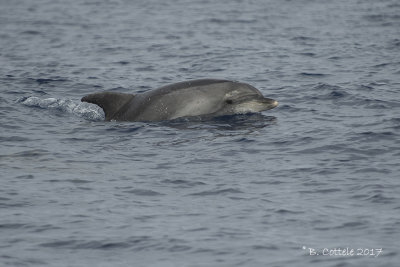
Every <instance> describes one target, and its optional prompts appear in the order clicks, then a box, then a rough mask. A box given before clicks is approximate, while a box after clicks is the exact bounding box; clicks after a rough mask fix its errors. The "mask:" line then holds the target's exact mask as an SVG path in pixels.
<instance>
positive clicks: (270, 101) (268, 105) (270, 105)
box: [262, 97, 278, 109]
mask: <svg viewBox="0 0 400 267" xmlns="http://www.w3.org/2000/svg"><path fill="white" fill-rule="evenodd" d="M262 103H263V104H264V105H265V107H266V108H267V109H272V108H275V107H277V106H278V101H276V100H275V99H272V98H267V97H264V98H263V99H262Z"/></svg>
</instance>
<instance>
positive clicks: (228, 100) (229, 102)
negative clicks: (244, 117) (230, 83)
mask: <svg viewBox="0 0 400 267" xmlns="http://www.w3.org/2000/svg"><path fill="white" fill-rule="evenodd" d="M225 103H227V104H233V101H232V99H227V100H226V101H225Z"/></svg>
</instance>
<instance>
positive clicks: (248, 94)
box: [214, 83, 278, 115]
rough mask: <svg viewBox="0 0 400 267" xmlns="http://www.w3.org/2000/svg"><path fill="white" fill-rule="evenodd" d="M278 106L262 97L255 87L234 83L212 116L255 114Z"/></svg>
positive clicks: (271, 100)
mask: <svg viewBox="0 0 400 267" xmlns="http://www.w3.org/2000/svg"><path fill="white" fill-rule="evenodd" d="M276 106H278V102H277V101H276V100H274V99H271V98H266V97H264V96H263V95H262V94H261V92H260V91H259V90H257V89H256V88H255V87H253V86H251V85H249V84H244V83H235V86H231V87H230V88H229V90H227V91H226V92H225V95H224V97H223V98H222V103H221V105H220V109H219V110H218V111H217V112H215V114H214V115H232V114H245V113H255V112H261V111H264V110H268V109H272V108H275V107H276Z"/></svg>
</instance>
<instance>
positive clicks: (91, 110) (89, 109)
mask: <svg viewBox="0 0 400 267" xmlns="http://www.w3.org/2000/svg"><path fill="white" fill-rule="evenodd" d="M18 102H20V103H21V104H22V105H25V106H28V107H35V108H42V109H47V110H55V111H59V112H61V113H66V114H73V115H75V116H77V117H81V118H84V119H86V120H89V121H100V120H104V112H103V110H102V109H101V108H100V107H98V106H96V105H93V104H90V103H86V102H79V103H76V102H75V101H73V100H70V99H57V98H40V97H36V96H31V97H24V98H21V99H19V100H18Z"/></svg>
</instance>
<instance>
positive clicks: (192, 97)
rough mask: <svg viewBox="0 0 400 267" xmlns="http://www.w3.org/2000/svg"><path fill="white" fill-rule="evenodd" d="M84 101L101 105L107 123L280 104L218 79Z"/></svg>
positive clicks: (242, 110)
mask: <svg viewBox="0 0 400 267" xmlns="http://www.w3.org/2000/svg"><path fill="white" fill-rule="evenodd" d="M81 101H82V102H89V103H93V104H96V105H98V106H100V107H101V108H102V109H103V110H104V114H105V120H106V121H111V120H115V121H165V120H173V119H177V118H182V117H193V116H195V117H205V118H207V117H216V116H224V115H233V114H245V113H255V112H261V111H264V110H268V109H272V108H274V107H276V106H277V105H278V102H277V101H276V100H274V99H270V98H266V97H264V96H263V95H262V94H261V93H260V91H258V90H257V89H256V88H254V87H253V86H251V85H249V84H246V83H241V82H236V81H229V80H216V79H200V80H191V81H184V82H179V83H174V84H170V85H166V86H163V87H160V88H158V89H154V90H150V91H147V92H144V93H138V94H126V93H117V92H99V93H94V94H90V95H87V96H84V97H83V98H82V99H81Z"/></svg>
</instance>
